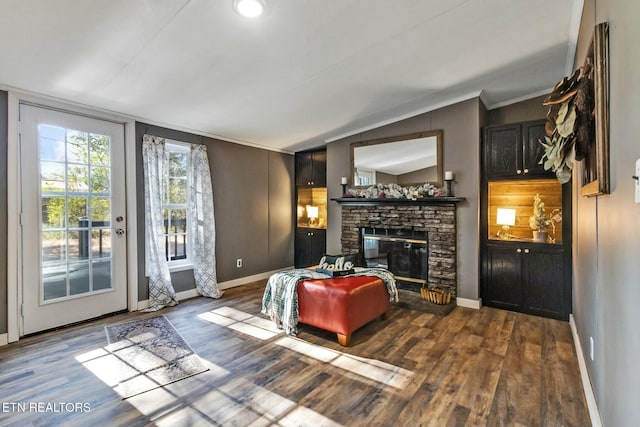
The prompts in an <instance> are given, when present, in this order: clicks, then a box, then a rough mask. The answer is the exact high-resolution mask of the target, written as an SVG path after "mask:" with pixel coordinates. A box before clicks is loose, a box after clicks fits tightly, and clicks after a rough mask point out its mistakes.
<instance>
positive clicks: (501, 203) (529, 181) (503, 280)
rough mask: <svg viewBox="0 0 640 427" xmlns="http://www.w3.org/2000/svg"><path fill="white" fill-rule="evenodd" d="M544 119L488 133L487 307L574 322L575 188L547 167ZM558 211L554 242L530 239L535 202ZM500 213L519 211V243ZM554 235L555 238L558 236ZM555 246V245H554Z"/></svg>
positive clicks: (484, 200) (484, 212) (484, 205)
mask: <svg viewBox="0 0 640 427" xmlns="http://www.w3.org/2000/svg"><path fill="white" fill-rule="evenodd" d="M542 138H544V120H541V121H535V122H525V123H516V124H510V125H504V126H491V127H487V128H485V131H484V135H483V145H482V160H483V164H482V191H481V197H480V206H481V230H480V233H481V288H482V289H481V291H482V303H483V304H484V305H487V306H491V307H497V308H502V309H506V310H513V311H519V312H523V313H528V314H533V315H538V316H544V317H550V318H555V319H562V320H568V319H569V314H570V313H571V183H567V184H564V185H561V184H560V183H559V182H557V180H556V179H555V174H554V173H553V172H551V171H545V170H544V168H543V167H542V165H539V164H538V163H539V161H540V158H541V156H542V154H543V153H544V150H543V149H542V146H541V145H540V143H539V142H538V139H542ZM535 194H540V196H541V197H542V198H543V201H544V202H546V203H545V205H546V213H547V214H551V212H552V211H554V210H555V209H557V210H558V211H559V212H560V213H559V215H560V216H561V221H560V222H558V223H556V228H557V229H556V232H555V233H554V234H553V239H549V240H548V241H547V242H544V243H541V242H535V241H533V239H532V235H530V234H529V233H530V232H532V231H533V230H531V229H530V227H529V224H528V219H529V216H530V215H531V214H532V212H533V197H534V196H535ZM498 208H512V209H516V211H517V214H516V218H517V219H516V224H515V225H514V226H512V227H511V237H510V238H507V239H503V238H500V237H499V236H498V235H497V234H498V233H497V231H498V230H500V226H499V225H497V220H496V211H497V209H498ZM550 236H551V231H550ZM554 239H555V240H554Z"/></svg>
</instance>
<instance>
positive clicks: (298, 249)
mask: <svg viewBox="0 0 640 427" xmlns="http://www.w3.org/2000/svg"><path fill="white" fill-rule="evenodd" d="M325 247H326V230H324V229H321V228H298V229H297V230H296V243H295V266H296V268H305V267H309V266H312V265H316V264H318V261H320V258H321V257H322V255H323V254H324V252H325Z"/></svg>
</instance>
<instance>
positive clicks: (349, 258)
mask: <svg viewBox="0 0 640 427" xmlns="http://www.w3.org/2000/svg"><path fill="white" fill-rule="evenodd" d="M359 259H360V256H359V254H346V255H326V254H325V255H323V256H322V258H320V262H319V263H318V268H321V269H323V270H329V271H341V270H351V269H352V268H353V267H354V266H356V265H358V261H359Z"/></svg>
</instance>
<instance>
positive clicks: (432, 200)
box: [331, 197, 466, 206]
mask: <svg viewBox="0 0 640 427" xmlns="http://www.w3.org/2000/svg"><path fill="white" fill-rule="evenodd" d="M331 200H333V201H334V202H336V203H339V204H341V205H346V206H390V205H398V206H424V205H449V204H456V203H460V202H463V201H464V200H466V199H465V198H464V197H423V198H421V199H416V200H411V199H393V198H386V197H383V198H375V199H366V198H363V197H339V198H335V199H331Z"/></svg>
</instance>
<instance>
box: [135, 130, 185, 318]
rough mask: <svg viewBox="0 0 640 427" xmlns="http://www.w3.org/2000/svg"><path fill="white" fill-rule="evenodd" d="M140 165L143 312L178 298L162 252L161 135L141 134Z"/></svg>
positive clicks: (162, 157)
mask: <svg viewBox="0 0 640 427" xmlns="http://www.w3.org/2000/svg"><path fill="white" fill-rule="evenodd" d="M142 162H143V166H144V207H145V217H146V232H147V239H148V245H147V272H148V275H149V307H148V308H147V309H146V311H155V310H160V309H161V308H164V307H168V306H172V305H176V304H177V303H178V300H177V298H176V292H175V290H174V289H173V285H172V284H171V275H170V274H169V265H168V263H167V258H166V255H165V250H164V246H165V238H164V212H163V204H162V202H163V200H164V177H165V174H166V171H165V165H166V164H165V144H164V138H159V137H155V136H151V135H144V136H143V138H142Z"/></svg>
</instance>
